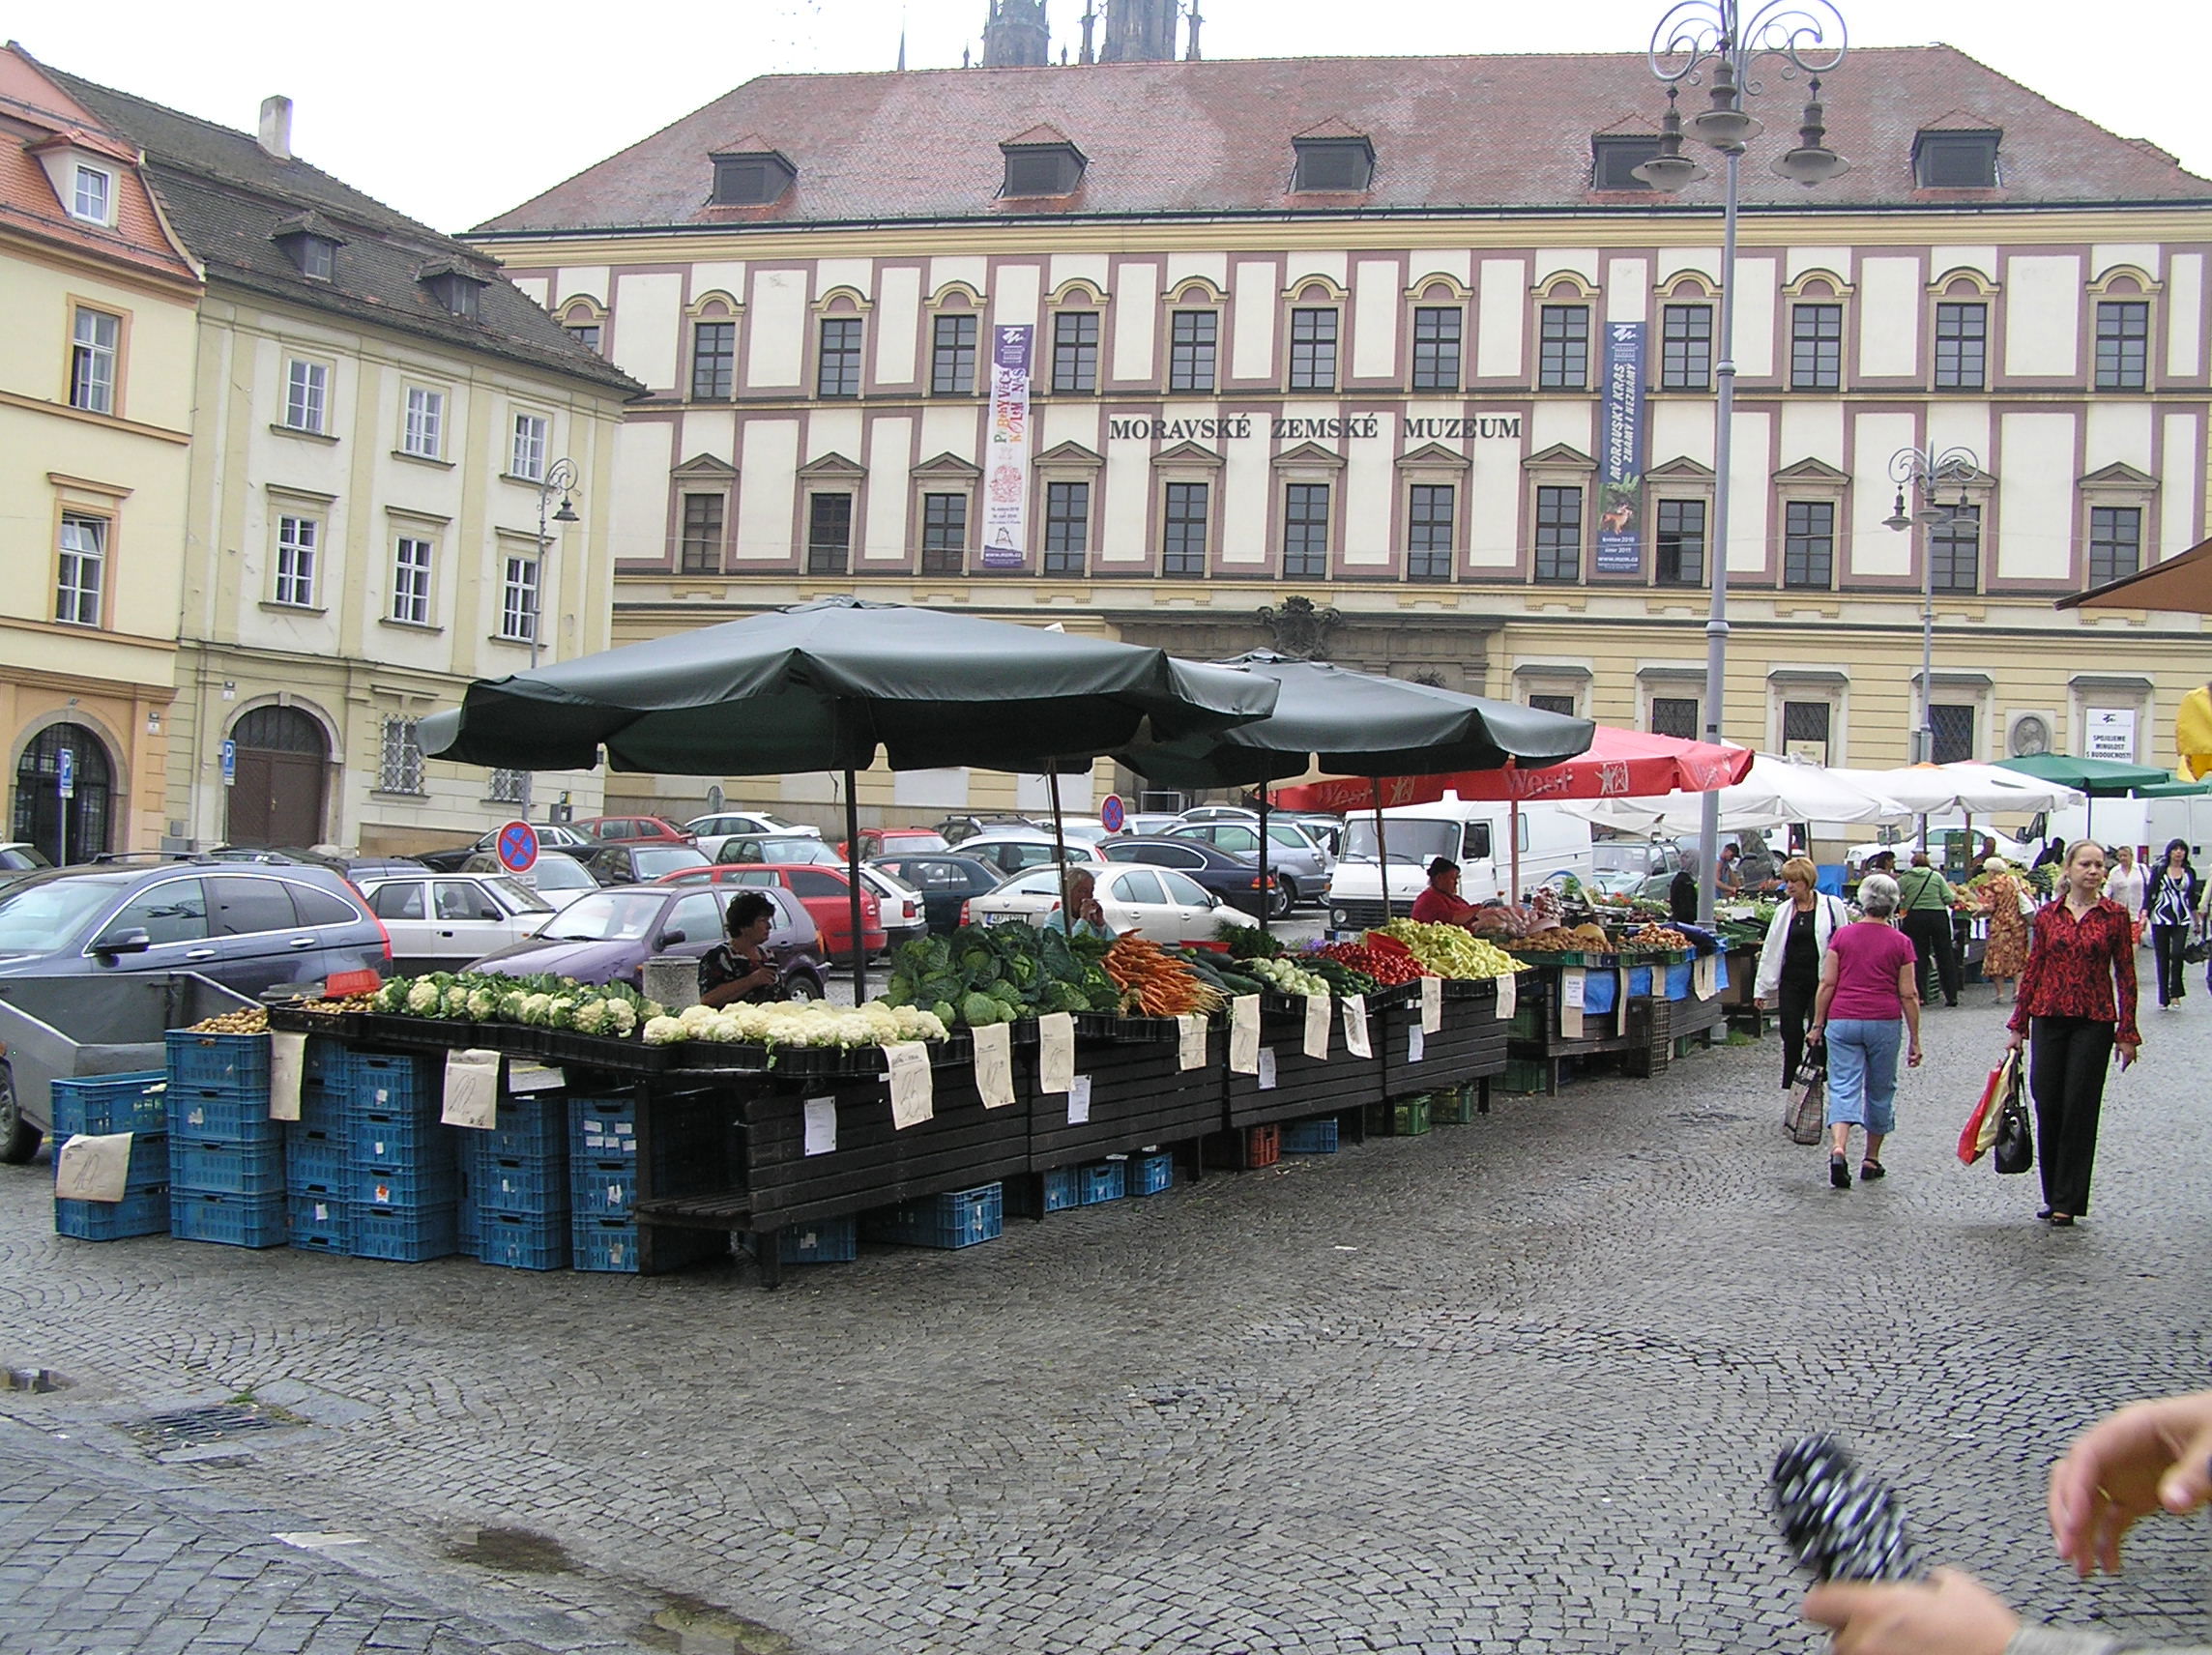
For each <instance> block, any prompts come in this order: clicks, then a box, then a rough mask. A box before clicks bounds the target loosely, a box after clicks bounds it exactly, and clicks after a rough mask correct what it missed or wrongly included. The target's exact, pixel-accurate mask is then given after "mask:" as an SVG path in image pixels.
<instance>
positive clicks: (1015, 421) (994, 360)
mask: <svg viewBox="0 0 2212 1655" xmlns="http://www.w3.org/2000/svg"><path fill="white" fill-rule="evenodd" d="M1034 336H1035V330H1034V329H1033V328H1030V327H1027V326H1023V327H1018V328H993V329H992V330H991V425H990V440H989V441H988V442H987V443H985V444H984V445H983V449H984V452H983V522H982V529H983V566H984V567H985V568H1020V567H1021V566H1022V562H1023V559H1024V557H1025V555H1026V553H1027V548H1028V546H1029V530H1030V521H1029V519H1030V345H1031V341H1032V339H1033V337H1034Z"/></svg>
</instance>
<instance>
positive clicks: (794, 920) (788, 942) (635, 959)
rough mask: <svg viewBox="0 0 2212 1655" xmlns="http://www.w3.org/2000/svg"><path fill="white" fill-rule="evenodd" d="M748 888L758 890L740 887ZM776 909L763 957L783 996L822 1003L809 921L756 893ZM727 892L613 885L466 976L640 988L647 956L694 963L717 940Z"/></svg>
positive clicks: (781, 896)
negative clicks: (776, 973) (779, 977)
mask: <svg viewBox="0 0 2212 1655" xmlns="http://www.w3.org/2000/svg"><path fill="white" fill-rule="evenodd" d="M745 888H746V889H747V890H752V889H756V888H759V887H756V886H746V887H745ZM761 894H762V895H763V896H765V897H767V898H768V899H769V900H770V901H771V902H772V903H774V904H775V929H774V930H772V931H771V932H770V933H769V938H768V956H769V958H770V959H771V960H772V961H774V962H775V964H776V966H777V967H778V968H779V969H780V970H781V971H782V973H783V998H784V999H786V1000H821V999H823V998H824V997H825V994H826V990H825V989H824V986H823V980H822V960H821V956H820V954H819V952H818V950H819V947H820V941H819V939H818V937H817V935H816V933H815V929H814V921H813V920H812V919H811V918H809V917H808V915H807V913H806V910H804V909H803V908H801V907H800V906H799V903H798V901H797V899H795V898H794V897H792V896H791V894H790V893H789V892H788V891H782V890H771V889H762V890H761ZM729 900H730V893H729V892H727V891H714V890H685V889H682V888H680V887H677V886H614V887H613V888H611V889H608V890H594V891H587V892H585V893H584V894H583V895H582V896H579V897H578V898H576V900H575V901H574V902H571V903H570V904H568V907H567V908H564V909H563V910H561V912H560V913H559V914H558V915H555V916H554V917H553V919H551V920H550V921H549V922H548V923H547V924H546V926H545V929H544V930H542V931H540V932H539V933H538V935H537V936H535V937H532V938H529V939H527V940H526V941H524V942H520V943H515V944H510V945H509V946H508V947H505V948H500V949H497V950H495V951H494V952H492V953H489V954H486V955H485V956H484V957H483V958H482V959H480V960H479V961H477V962H476V964H474V965H472V966H470V967H469V968H468V969H469V970H470V971H472V972H486V973H490V974H492V975H494V976H508V977H533V976H537V975H538V974H539V973H546V974H549V975H552V976H557V977H573V978H575V979H576V981H578V982H583V983H604V982H625V983H627V984H629V985H630V987H632V988H642V987H643V986H644V979H645V962H646V960H647V959H648V958H649V957H650V956H652V955H654V954H682V955H684V957H685V958H687V959H693V960H696V959H698V958H699V957H700V956H701V955H702V954H704V953H706V952H707V950H708V949H710V948H712V947H713V946H714V945H715V944H718V943H720V942H721V941H723V933H722V912H723V910H724V909H725V908H727V907H728V905H729Z"/></svg>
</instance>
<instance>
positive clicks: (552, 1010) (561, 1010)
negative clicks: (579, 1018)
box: [545, 994, 576, 1029]
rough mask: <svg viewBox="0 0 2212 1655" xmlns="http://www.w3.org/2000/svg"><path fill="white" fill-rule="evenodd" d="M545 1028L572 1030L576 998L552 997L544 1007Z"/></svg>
mask: <svg viewBox="0 0 2212 1655" xmlns="http://www.w3.org/2000/svg"><path fill="white" fill-rule="evenodd" d="M545 1027H546V1028H548V1029H573V1028H575V1027H576V997H575V996H574V995H572V994H563V995H555V996H552V997H551V998H550V999H549V1001H548V1002H547V1004H546V1007H545Z"/></svg>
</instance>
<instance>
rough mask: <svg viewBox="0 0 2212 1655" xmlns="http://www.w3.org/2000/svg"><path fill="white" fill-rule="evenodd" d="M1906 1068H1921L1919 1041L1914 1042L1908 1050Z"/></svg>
mask: <svg viewBox="0 0 2212 1655" xmlns="http://www.w3.org/2000/svg"><path fill="white" fill-rule="evenodd" d="M1905 1066H1906V1068H1908V1069H1917V1068H1918V1067H1919V1066H1920V1042H1919V1041H1917V1040H1915V1041H1913V1042H1912V1044H1911V1046H1910V1047H1909V1048H1908V1049H1907V1050H1906V1054H1905Z"/></svg>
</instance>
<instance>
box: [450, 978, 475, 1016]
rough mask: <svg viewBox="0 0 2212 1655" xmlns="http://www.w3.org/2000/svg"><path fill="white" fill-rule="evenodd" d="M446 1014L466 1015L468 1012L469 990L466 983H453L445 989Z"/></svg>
mask: <svg viewBox="0 0 2212 1655" xmlns="http://www.w3.org/2000/svg"><path fill="white" fill-rule="evenodd" d="M445 1010H446V1015H447V1016H448V1017H466V1016H467V1015H468V1014H469V990H468V985H467V984H466V983H454V984H453V985H452V986H451V988H449V989H447V990H446V1005H445Z"/></svg>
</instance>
